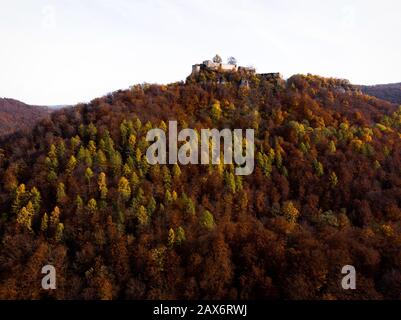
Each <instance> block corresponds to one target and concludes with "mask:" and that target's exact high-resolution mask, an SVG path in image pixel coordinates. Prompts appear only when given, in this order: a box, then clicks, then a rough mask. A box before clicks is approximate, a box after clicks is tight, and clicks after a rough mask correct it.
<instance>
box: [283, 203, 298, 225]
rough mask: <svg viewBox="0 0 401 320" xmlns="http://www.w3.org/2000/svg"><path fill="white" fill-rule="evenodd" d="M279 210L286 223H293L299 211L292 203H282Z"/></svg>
mask: <svg viewBox="0 0 401 320" xmlns="http://www.w3.org/2000/svg"><path fill="white" fill-rule="evenodd" d="M281 210H282V213H283V215H284V217H285V218H286V219H287V221H288V222H290V223H295V222H296V221H297V219H298V216H299V211H298V209H297V208H296V207H295V206H294V203H293V202H292V201H286V202H284V204H283V206H282V208H281Z"/></svg>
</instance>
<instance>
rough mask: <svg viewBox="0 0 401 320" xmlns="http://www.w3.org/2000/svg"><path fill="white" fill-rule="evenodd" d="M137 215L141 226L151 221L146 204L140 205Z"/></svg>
mask: <svg viewBox="0 0 401 320" xmlns="http://www.w3.org/2000/svg"><path fill="white" fill-rule="evenodd" d="M136 216H137V218H138V222H139V224H140V225H141V226H146V225H147V224H148V223H149V216H148V213H147V211H146V209H145V207H144V206H140V207H139V209H138V211H137V213H136Z"/></svg>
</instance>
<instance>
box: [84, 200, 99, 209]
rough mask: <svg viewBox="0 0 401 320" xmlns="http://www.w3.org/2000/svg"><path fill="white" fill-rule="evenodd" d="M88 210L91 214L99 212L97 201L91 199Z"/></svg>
mask: <svg viewBox="0 0 401 320" xmlns="http://www.w3.org/2000/svg"><path fill="white" fill-rule="evenodd" d="M86 207H87V209H88V211H89V212H95V211H96V210H97V202H96V200H95V199H93V198H92V199H90V200H89V201H88V204H87V206H86Z"/></svg>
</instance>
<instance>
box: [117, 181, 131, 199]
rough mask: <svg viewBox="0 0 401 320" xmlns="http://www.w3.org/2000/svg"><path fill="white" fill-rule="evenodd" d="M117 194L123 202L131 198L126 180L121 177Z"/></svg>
mask: <svg viewBox="0 0 401 320" xmlns="http://www.w3.org/2000/svg"><path fill="white" fill-rule="evenodd" d="M118 193H119V194H120V196H121V197H122V199H123V200H124V201H127V200H128V199H129V198H130V196H131V187H130V185H129V182H128V180H127V178H125V177H121V178H120V181H119V182H118Z"/></svg>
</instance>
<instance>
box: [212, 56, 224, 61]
mask: <svg viewBox="0 0 401 320" xmlns="http://www.w3.org/2000/svg"><path fill="white" fill-rule="evenodd" d="M222 61H223V59H221V57H220V56H219V55H218V54H216V55H215V56H214V58H213V62H214V63H222Z"/></svg>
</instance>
